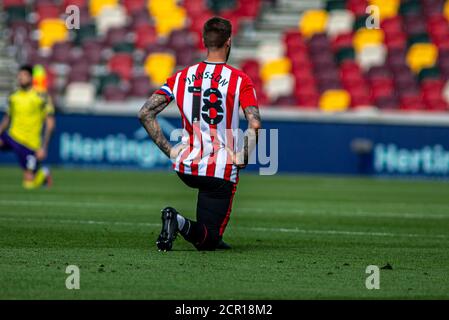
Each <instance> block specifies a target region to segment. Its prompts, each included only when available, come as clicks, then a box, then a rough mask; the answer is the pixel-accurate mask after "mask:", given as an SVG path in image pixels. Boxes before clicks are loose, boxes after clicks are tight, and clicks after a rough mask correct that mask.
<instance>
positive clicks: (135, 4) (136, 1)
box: [122, 0, 148, 14]
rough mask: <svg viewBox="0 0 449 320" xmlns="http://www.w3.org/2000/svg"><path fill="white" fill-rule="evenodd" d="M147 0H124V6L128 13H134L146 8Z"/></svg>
mask: <svg viewBox="0 0 449 320" xmlns="http://www.w3.org/2000/svg"><path fill="white" fill-rule="evenodd" d="M147 2H148V1H146V0H123V1H122V3H123V6H124V7H125V9H126V11H127V12H128V14H133V13H135V12H139V11H142V10H145V8H146V6H147Z"/></svg>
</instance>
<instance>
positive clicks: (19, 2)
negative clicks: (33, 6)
mask: <svg viewBox="0 0 449 320" xmlns="http://www.w3.org/2000/svg"><path fill="white" fill-rule="evenodd" d="M25 5H26V1H25V0H3V8H4V9H8V8H10V7H24V6H25Z"/></svg>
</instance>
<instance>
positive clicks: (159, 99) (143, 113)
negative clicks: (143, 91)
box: [139, 94, 172, 158]
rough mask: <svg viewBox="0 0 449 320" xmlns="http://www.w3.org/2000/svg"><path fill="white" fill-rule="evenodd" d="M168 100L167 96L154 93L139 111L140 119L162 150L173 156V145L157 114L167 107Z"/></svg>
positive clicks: (168, 155)
mask: <svg viewBox="0 0 449 320" xmlns="http://www.w3.org/2000/svg"><path fill="white" fill-rule="evenodd" d="M167 105H168V102H167V99H166V98H165V96H163V95H160V94H153V95H152V96H151V97H150V98H149V99H148V100H147V101H146V102H145V104H144V105H143V106H142V108H141V109H140V111H139V120H140V123H141V124H142V126H143V127H144V128H145V130H146V131H147V132H148V134H149V136H150V137H151V139H153V141H154V143H155V144H156V145H157V146H158V147H159V149H161V150H162V152H163V153H164V154H165V155H166V156H167V157H169V158H171V156H172V155H171V151H172V145H171V144H170V142H168V140H167V138H166V137H165V136H164V134H163V132H162V129H161V127H160V125H159V123H158V122H157V120H156V116H157V115H158V113H160V112H161V111H162V110H164V109H165V107H167Z"/></svg>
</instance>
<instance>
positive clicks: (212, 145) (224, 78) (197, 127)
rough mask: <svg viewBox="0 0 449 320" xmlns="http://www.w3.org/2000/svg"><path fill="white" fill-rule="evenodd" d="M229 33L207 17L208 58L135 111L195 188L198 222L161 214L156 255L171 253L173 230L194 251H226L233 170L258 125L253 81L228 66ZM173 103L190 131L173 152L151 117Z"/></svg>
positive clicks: (240, 162) (241, 162)
mask: <svg viewBox="0 0 449 320" xmlns="http://www.w3.org/2000/svg"><path fill="white" fill-rule="evenodd" d="M231 33H232V25H231V23H230V22H229V21H228V20H226V19H222V18H219V17H214V18H211V19H209V20H208V21H207V22H206V23H205V25H204V28H203V41H204V45H205V47H206V48H207V50H208V54H207V58H206V60H205V61H203V62H200V63H198V64H195V65H192V66H190V67H187V68H185V69H183V70H181V71H179V72H177V73H176V74H174V75H173V76H172V77H171V78H169V79H168V80H167V83H166V84H164V85H163V86H162V87H161V88H160V89H159V90H157V91H156V92H155V93H154V94H153V95H152V96H151V97H150V98H149V99H148V101H147V102H146V103H145V105H144V106H143V107H142V109H141V110H140V113H139V118H140V120H141V122H142V125H143V126H144V127H145V129H146V130H147V132H148V134H149V135H150V136H151V138H152V139H153V141H154V142H155V143H156V144H157V145H158V147H159V148H160V149H161V150H162V151H163V152H164V153H165V155H166V156H167V157H170V158H171V159H172V160H173V162H174V169H175V171H176V172H177V174H178V176H179V177H180V179H181V180H182V181H183V182H184V183H185V184H186V185H187V186H189V187H191V188H195V189H198V200H197V212H196V218H197V221H192V220H189V219H187V218H185V217H183V216H182V215H181V214H179V213H178V212H177V211H176V210H175V209H173V208H171V207H167V208H165V209H163V210H162V230H161V233H160V235H159V238H158V239H157V242H156V244H157V246H158V248H159V250H162V251H168V250H171V248H172V242H173V240H174V239H175V238H176V235H177V233H178V232H179V233H181V235H182V236H183V237H184V238H185V239H186V240H187V241H189V242H191V243H192V244H193V245H194V246H195V247H196V248H197V249H198V250H215V249H217V248H218V249H227V248H229V246H228V245H227V244H226V243H224V242H223V240H222V237H223V233H224V230H225V228H226V225H227V223H228V221H229V216H230V213H231V208H232V200H233V198H234V193H235V191H236V187H237V182H238V171H239V169H241V168H243V167H245V165H246V163H247V159H248V155H249V153H251V151H252V150H253V149H254V148H255V146H256V143H257V133H258V129H259V128H260V127H261V120H260V116H259V109H258V104H257V98H256V93H255V90H254V86H253V83H252V81H251V79H250V78H249V77H248V76H247V75H246V74H245V73H243V72H242V71H240V70H237V69H235V68H233V67H231V66H230V65H228V64H227V63H226V62H227V60H228V58H229V54H230V52H231ZM172 100H175V101H176V103H177V105H178V108H179V110H180V112H181V117H182V122H183V127H184V129H185V131H186V132H187V133H188V134H187V135H185V136H184V137H183V141H182V144H180V145H179V146H177V147H172V145H171V144H170V143H169V142H168V140H167V139H166V138H165V137H164V135H163V133H162V131H161V128H160V126H159V124H158V122H157V120H156V116H157V114H158V113H159V112H161V111H162V110H163V109H164V108H165V107H166V106H167V105H168V104H169V103H170V102H171V101H172ZM239 107H241V108H242V109H243V111H244V114H245V116H246V119H247V120H248V125H249V130H248V131H247V135H246V137H245V141H246V143H245V148H244V150H243V151H239V152H237V146H236V141H235V140H236V139H237V138H236V137H235V136H234V135H233V132H235V130H236V129H238V128H239ZM233 130H234V131H233ZM243 159H245V160H246V161H244V160H243Z"/></svg>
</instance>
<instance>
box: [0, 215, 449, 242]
mask: <svg viewBox="0 0 449 320" xmlns="http://www.w3.org/2000/svg"><path fill="white" fill-rule="evenodd" d="M0 220H3V221H20V222H24V221H25V222H50V223H59V224H88V225H120V226H145V227H160V226H161V225H160V224H159V223H146V222H124V221H96V220H69V219H61V220H58V219H45V218H43V219H37V218H14V217H0ZM233 228H235V229H243V230H250V231H257V232H282V233H303V234H326V235H346V236H365V237H366V236H372V237H407V238H437V239H447V238H449V235H443V234H417V233H390V232H365V231H345V230H313V229H298V228H264V227H239V226H236V227H233Z"/></svg>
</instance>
